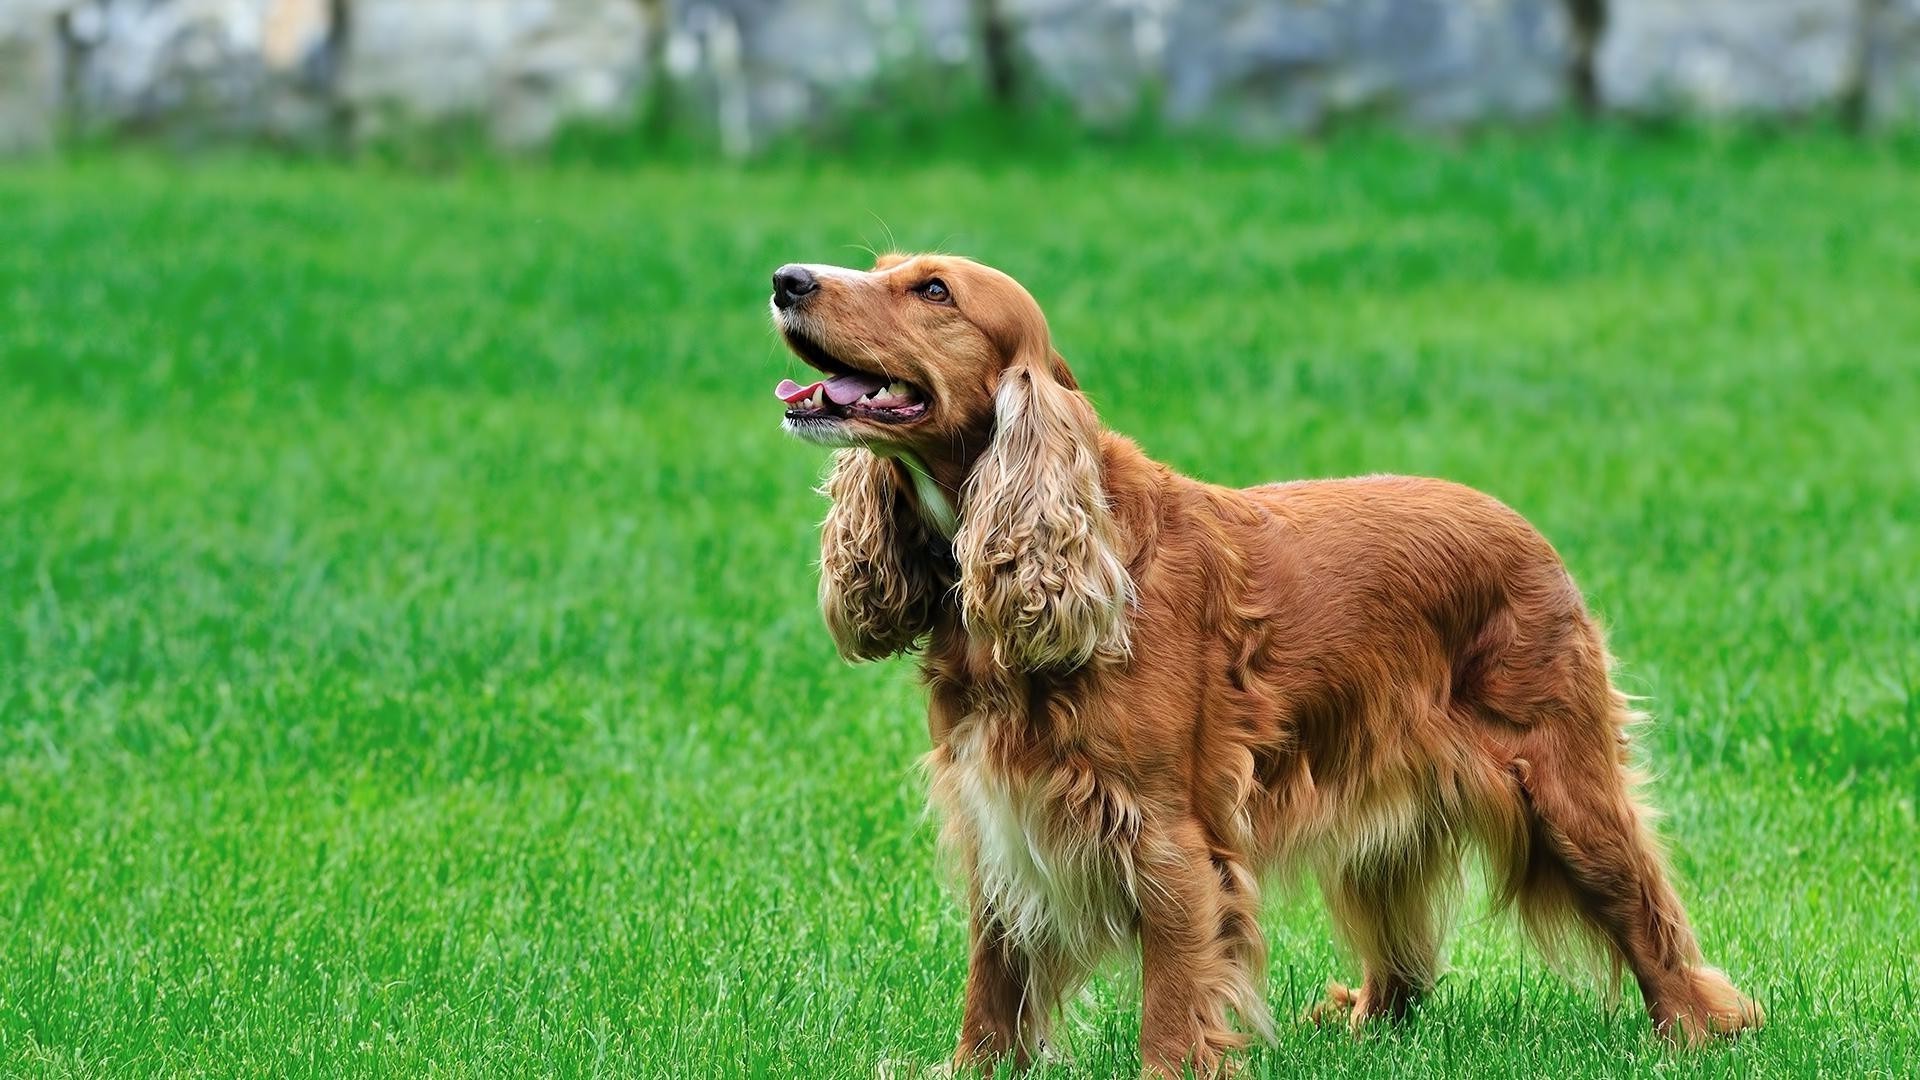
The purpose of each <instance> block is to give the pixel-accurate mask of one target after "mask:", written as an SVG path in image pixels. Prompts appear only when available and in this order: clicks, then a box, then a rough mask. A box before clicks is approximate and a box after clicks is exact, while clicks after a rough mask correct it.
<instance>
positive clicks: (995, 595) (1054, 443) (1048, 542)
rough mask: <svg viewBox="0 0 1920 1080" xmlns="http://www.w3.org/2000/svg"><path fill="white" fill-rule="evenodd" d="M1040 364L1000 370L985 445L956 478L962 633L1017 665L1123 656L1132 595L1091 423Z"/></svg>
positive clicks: (1039, 666)
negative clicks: (981, 639) (967, 472)
mask: <svg viewBox="0 0 1920 1080" xmlns="http://www.w3.org/2000/svg"><path fill="white" fill-rule="evenodd" d="M1052 366H1054V365H1053V364H1050V363H1025V364H1019V365H1016V366H1014V367H1011V368H1008V369H1007V371H1006V372H1005V373H1004V374H1003V375H1002V376H1001V381H1000V389H999V393H998V395H997V397H996V399H995V403H994V435H993V442H992V444H991V445H990V446H988V448H987V451H986V453H985V454H984V455H982V457H981V459H980V461H979V462H978V463H976V464H975V465H974V468H973V475H972V476H970V477H968V478H967V484H966V490H965V492H964V494H963V496H962V500H961V510H960V528H959V531H958V532H957V533H956V534H955V536H954V540H953V552H954V558H955V560H956V561H957V562H958V563H959V571H960V610H961V617H962V618H963V619H964V620H965V622H966V626H967V629H968V630H969V632H971V633H975V634H980V635H983V636H985V637H987V638H989V639H991V640H992V642H993V649H994V655H995V656H996V657H997V658H998V659H999V660H1000V662H1001V663H1003V664H1005V665H1007V666H1008V667H1011V668H1014V669H1016V670H1021V671H1040V670H1049V669H1051V670H1061V669H1070V668H1075V667H1079V666H1081V665H1082V664H1085V663H1087V662H1088V661H1089V660H1091V659H1094V658H1096V657H1098V658H1101V659H1119V658H1121V657H1124V656H1125V655H1126V652H1127V619H1126V616H1127V607H1128V605H1129V604H1130V603H1131V602H1132V599H1133V582H1132V580H1131V579H1129V578H1128V576H1127V570H1126V567H1125V566H1124V565H1123V564H1122V563H1121V562H1120V559H1119V556H1117V555H1116V554H1115V553H1114V536H1115V525H1114V521H1113V515H1112V513H1111V512H1110V511H1109V510H1108V507H1107V498H1106V493H1105V492H1104V491H1103V490H1102V488H1101V483H1100V427H1099V421H1098V420H1097V419H1096V418H1095V417H1094V414H1093V407H1092V406H1091V405H1089V404H1088V403H1087V399H1086V398H1085V397H1084V396H1083V395H1081V394H1080V393H1079V392H1078V391H1076V390H1072V389H1069V388H1067V387H1066V386H1063V385H1061V383H1060V381H1059V380H1058V379H1057V378H1056V377H1055V375H1054V374H1053V372H1052V371H1051V370H1050V369H1051V367H1052Z"/></svg>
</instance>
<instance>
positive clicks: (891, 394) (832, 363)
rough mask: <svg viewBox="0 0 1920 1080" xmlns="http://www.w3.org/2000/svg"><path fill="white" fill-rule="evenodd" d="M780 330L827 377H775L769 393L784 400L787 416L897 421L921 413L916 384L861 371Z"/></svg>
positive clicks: (915, 417) (923, 407) (921, 399)
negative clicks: (801, 379) (798, 379)
mask: <svg viewBox="0 0 1920 1080" xmlns="http://www.w3.org/2000/svg"><path fill="white" fill-rule="evenodd" d="M784 334H785V337H786V339H787V344H788V345H789V346H791V347H792V349H793V351H794V352H795V353H797V354H799V356H800V359H802V360H805V361H806V362H807V363H808V364H810V365H812V366H813V367H815V368H818V369H819V370H820V371H821V372H823V373H825V374H826V376H827V378H825V379H819V380H816V381H815V382H813V383H811V384H806V385H803V384H801V383H797V382H794V381H793V380H792V379H782V380H780V385H779V387H778V388H777V389H775V390H774V396H775V397H778V398H779V399H780V400H781V401H784V402H786V403H787V419H788V420H803V421H816V420H851V419H855V418H859V419H863V420H878V421H881V422H882V423H890V424H900V423H906V422H908V421H912V420H918V419H920V417H922V416H924V415H926V411H927V399H926V396H925V395H924V394H922V393H921V392H920V390H919V388H918V387H916V386H913V385H912V384H910V383H905V382H901V381H899V380H897V379H890V378H888V377H887V376H884V375H870V374H868V373H866V372H864V371H860V370H858V369H856V368H854V367H852V366H851V365H849V364H846V363H843V362H841V361H840V360H839V358H837V357H835V356H833V355H832V354H830V353H828V352H827V351H826V350H825V349H823V348H821V347H820V346H819V344H817V343H816V342H814V341H813V340H811V339H809V338H806V337H803V336H802V335H800V334H797V333H795V332H794V331H792V330H785V331H784Z"/></svg>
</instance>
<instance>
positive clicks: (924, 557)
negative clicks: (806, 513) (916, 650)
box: [820, 450, 945, 660]
mask: <svg viewBox="0 0 1920 1080" xmlns="http://www.w3.org/2000/svg"><path fill="white" fill-rule="evenodd" d="M904 486H905V485H904V482H903V479H902V477H901V474H900V467H899V466H898V465H896V464H894V463H893V462H891V461H888V460H886V459H884V458H881V457H879V456H877V455H875V454H874V453H873V452H872V451H869V450H840V451H837V452H835V453H834V455H833V471H832V472H830V473H829V474H828V475H827V482H826V484H825V485H824V486H823V487H822V488H821V489H820V491H821V494H823V495H825V496H826V497H827V498H829V499H832V500H833V506H832V508H831V509H829V510H828V511H827V520H826V521H825V522H823V523H822V524H821V527H820V612H821V614H823V615H825V616H826V620H827V629H828V630H830V631H831V632H832V633H833V641H834V644H835V645H836V646H838V647H839V649H840V655H841V656H843V657H845V658H847V659H848V660H878V659H880V658H882V657H886V656H892V655H893V654H894V653H898V652H906V651H909V650H911V649H912V648H913V647H914V644H915V643H916V642H917V641H918V640H919V638H920V636H921V635H923V634H925V633H926V632H927V631H928V630H930V629H932V627H933V611H934V604H935V602H936V601H937V600H938V599H939V596H940V594H941V592H942V591H943V590H944V588H945V586H944V585H943V584H942V583H941V581H940V575H939V573H938V571H937V568H936V565H935V563H934V556H933V545H932V538H931V536H930V535H929V534H928V532H927V527H926V525H925V523H924V522H923V521H922V520H921V518H920V513H919V511H917V510H915V509H914V508H913V506H912V504H911V503H910V501H909V500H908V499H907V497H906V493H905V491H904Z"/></svg>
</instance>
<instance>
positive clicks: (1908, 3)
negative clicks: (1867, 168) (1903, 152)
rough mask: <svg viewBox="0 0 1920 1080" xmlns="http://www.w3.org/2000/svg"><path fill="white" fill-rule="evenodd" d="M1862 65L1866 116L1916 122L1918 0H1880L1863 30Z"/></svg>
mask: <svg viewBox="0 0 1920 1080" xmlns="http://www.w3.org/2000/svg"><path fill="white" fill-rule="evenodd" d="M1866 65H1867V67H1866V72H1865V79H1866V85H1865V89H1866V105H1867V115H1868V117H1869V118H1871V119H1872V120H1873V121H1874V122H1876V123H1879V124H1896V123H1897V124H1913V123H1914V122H1916V121H1920V0H1880V4H1879V7H1878V9H1877V10H1876V11H1875V12H1874V18H1873V22H1872V23H1871V24H1870V25H1869V26H1868V27H1867V56H1866Z"/></svg>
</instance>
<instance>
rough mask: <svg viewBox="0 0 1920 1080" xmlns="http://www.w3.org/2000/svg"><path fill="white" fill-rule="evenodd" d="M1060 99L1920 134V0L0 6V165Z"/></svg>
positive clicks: (269, 1)
mask: <svg viewBox="0 0 1920 1080" xmlns="http://www.w3.org/2000/svg"><path fill="white" fill-rule="evenodd" d="M902 96H904V97H905V98H906V99H907V100H909V101H917V102H921V103H925V102H928V101H941V102H945V103H947V104H952V103H955V102H960V101H965V100H972V99H975V98H978V97H982V96H984V97H985V98H986V99H988V100H991V101H995V102H999V103H1001V104H1012V103H1020V102H1028V103H1031V102H1036V101H1042V100H1044V101H1049V102H1056V103H1061V104H1064V105H1065V106H1066V107H1069V108H1070V109H1071V110H1072V111H1073V112H1074V113H1075V114H1076V116H1078V117H1079V118H1081V119H1083V120H1085V121H1087V122H1090V123H1093V124H1097V125H1115V124H1120V123H1124V122H1128V121H1134V120H1137V119H1138V118H1140V117H1141V116H1142V115H1150V116H1152V117H1155V118H1158V119H1164V120H1166V121H1169V122H1172V123H1175V124H1186V123H1195V122H1202V121H1205V122H1212V123H1217V124H1221V125H1224V126H1226V127H1228V128H1229V129H1231V130H1233V131H1235V132H1239V133H1242V134H1245V135H1249V136H1276V135H1284V134H1289V133H1300V132H1310V131H1316V130H1321V129H1324V128H1326V127H1327V126H1329V125H1331V124H1335V123H1337V122H1339V121H1341V120H1342V119H1345V118H1352V117H1369V118H1380V117H1385V118H1391V119H1393V120H1396V121H1404V122H1406V123H1409V124H1413V125H1419V126H1428V127H1459V126H1463V125H1472V124H1480V123H1485V122H1489V121H1510V120H1537V119H1540V118H1544V117H1550V116H1553V115H1556V114H1558V113H1561V112H1564V111H1566V110H1570V109H1580V110H1587V111H1597V112H1618V113H1626V114H1632V115H1635V116H1654V117H1662V116H1678V115H1687V114H1713V115H1726V114H1735V115H1741V114H1751V115H1762V116H1781V115H1786V116H1796V115H1799V116H1804V115H1817V114H1831V115H1835V116H1839V117H1842V118H1844V119H1845V120H1846V121H1847V122H1849V123H1873V124H1898V123H1902V122H1910V121H1912V120H1913V119H1914V118H1915V117H1916V115H1920V0H1264V2H1263V0H1253V2H1246V0H924V2H918V3H914V2H906V0H5V3H4V4H0V146H4V147H13V148H23V147H34V146H45V145H48V144H49V143H51V142H52V141H53V140H54V139H55V138H56V137H57V136H58V134H59V133H61V132H63V131H72V130H78V131H83V132H90V133H98V132H113V131H155V130H173V131H176V132H187V131H191V132H197V133H199V134H202V135H205V134H209V133H218V134H226V135H249V136H262V137H268V138H272V139H276V140H283V141H290V142H294V143H315V142H338V141H355V140H365V139H369V138H374V137H377V136H378V135H379V134H380V133H382V132H384V131H390V130H391V127H392V125H393V124H394V123H395V122H398V121H406V122H409V123H413V124H421V123H445V122H449V121H456V120H457V121H462V122H467V123H470V124H472V125H475V126H477V128H479V129H480V130H483V131H484V132H485V133H486V134H487V135H488V136H489V137H490V138H491V139H492V140H494V141H495V142H497V143H499V144H502V145H505V146H510V147H517V148H527V147H534V146H539V145H542V144H545V143H548V142H549V141H551V140H552V139H553V138H554V137H555V135H556V133H557V132H559V131H561V130H562V129H563V128H564V127H565V126H566V125H567V124H568V123H569V122H570V121H589V122H594V123H598V124H600V125H604V126H613V127H620V126H623V125H629V124H631V123H632V122H633V121H634V120H636V119H638V118H650V119H651V120H652V121H653V122H654V123H655V124H658V123H660V122H662V121H666V120H671V121H672V122H674V123H675V124H678V125H682V126H683V127H684V128H685V129H686V130H688V131H691V132H695V133H697V134H698V135H699V136H701V137H704V138H707V139H710V140H712V141H713V142H714V143H717V144H718V145H720V146H721V147H723V148H725V150H726V151H727V152H729V153H733V154H745V153H749V152H751V151H752V150H753V149H754V148H755V147H756V146H759V145H761V144H763V143H764V142H766V141H767V140H769V139H770V138H772V137H774V136H776V135H777V134H778V133H780V132H782V131H785V130H788V129H791V128H793V127H795V126H797V125H807V124H809V123H814V124H819V123H822V122H825V121H826V120H827V119H828V118H829V117H831V116H833V115H835V114H836V113H841V114H843V113H845V112H846V111H847V110H848V109H850V108H856V107H859V106H868V107H879V108H882V109H884V108H885V107H887V106H888V105H889V103H890V102H892V103H894V104H897V103H898V102H897V100H895V99H897V98H899V97H902Z"/></svg>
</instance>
